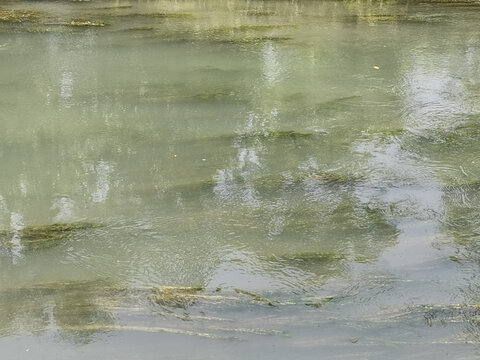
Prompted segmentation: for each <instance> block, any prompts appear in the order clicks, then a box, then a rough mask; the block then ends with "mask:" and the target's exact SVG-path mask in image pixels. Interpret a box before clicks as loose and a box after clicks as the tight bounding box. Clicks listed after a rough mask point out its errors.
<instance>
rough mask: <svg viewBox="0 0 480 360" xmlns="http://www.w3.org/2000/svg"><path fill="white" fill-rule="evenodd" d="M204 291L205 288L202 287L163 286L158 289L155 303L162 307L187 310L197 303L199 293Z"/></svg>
mask: <svg viewBox="0 0 480 360" xmlns="http://www.w3.org/2000/svg"><path fill="white" fill-rule="evenodd" d="M202 290H204V288H203V287H201V286H196V287H195V286H194V287H179V286H163V287H159V288H158V289H156V291H155V294H154V302H155V303H156V304H158V305H162V306H168V307H175V308H182V309H186V308H187V307H188V306H190V305H192V304H193V303H194V302H195V300H196V299H197V296H198V293H199V292H200V291H202Z"/></svg>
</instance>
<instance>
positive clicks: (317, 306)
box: [305, 296, 335, 309]
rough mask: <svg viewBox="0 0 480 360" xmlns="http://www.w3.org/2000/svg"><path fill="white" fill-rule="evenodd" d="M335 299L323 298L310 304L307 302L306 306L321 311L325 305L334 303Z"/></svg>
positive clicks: (331, 297)
mask: <svg viewBox="0 0 480 360" xmlns="http://www.w3.org/2000/svg"><path fill="white" fill-rule="evenodd" d="M334 299H335V296H327V297H325V298H322V299H320V300H318V301H309V302H306V303H305V305H306V306H310V307H313V308H315V309H320V308H321V307H322V306H324V305H325V304H327V303H329V302H331V301H333V300H334Z"/></svg>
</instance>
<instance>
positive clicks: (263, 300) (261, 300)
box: [234, 289, 275, 306]
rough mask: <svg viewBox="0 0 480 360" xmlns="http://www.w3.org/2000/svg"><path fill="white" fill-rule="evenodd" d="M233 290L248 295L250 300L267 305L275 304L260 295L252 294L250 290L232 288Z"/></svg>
mask: <svg viewBox="0 0 480 360" xmlns="http://www.w3.org/2000/svg"><path fill="white" fill-rule="evenodd" d="M234 290H235V292H236V293H237V294H240V295H246V296H249V297H250V298H251V299H252V301H255V302H259V303H263V304H267V305H268V306H275V305H274V304H273V302H272V301H270V300H269V299H267V298H264V297H261V296H259V295H257V294H254V293H252V292H250V291H245V290H241V289H234Z"/></svg>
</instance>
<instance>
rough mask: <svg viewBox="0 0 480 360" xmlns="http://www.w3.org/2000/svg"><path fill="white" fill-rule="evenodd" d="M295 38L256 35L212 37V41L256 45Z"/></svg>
mask: <svg viewBox="0 0 480 360" xmlns="http://www.w3.org/2000/svg"><path fill="white" fill-rule="evenodd" d="M290 40H293V38H292V37H290V36H254V37H238V38H231V39H212V40H210V41H211V42H215V43H219V44H233V45H235V44H241V45H243V44H244V45H250V44H251V45H255V44H260V43H265V42H285V41H290Z"/></svg>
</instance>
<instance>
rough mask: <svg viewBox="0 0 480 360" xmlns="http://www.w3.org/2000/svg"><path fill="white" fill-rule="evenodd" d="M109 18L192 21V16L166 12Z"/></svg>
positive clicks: (121, 15)
mask: <svg viewBox="0 0 480 360" xmlns="http://www.w3.org/2000/svg"><path fill="white" fill-rule="evenodd" d="M109 16H111V17H129V18H133V17H140V18H142V17H143V18H152V19H192V18H193V17H194V16H193V14H189V13H168V12H157V13H133V14H119V15H109Z"/></svg>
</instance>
